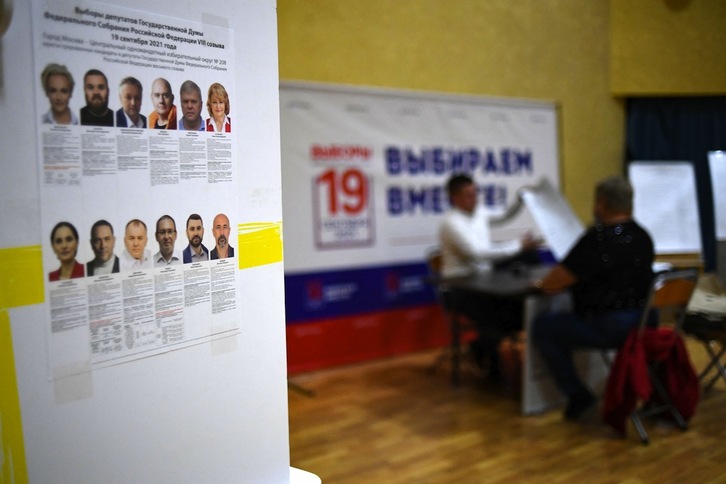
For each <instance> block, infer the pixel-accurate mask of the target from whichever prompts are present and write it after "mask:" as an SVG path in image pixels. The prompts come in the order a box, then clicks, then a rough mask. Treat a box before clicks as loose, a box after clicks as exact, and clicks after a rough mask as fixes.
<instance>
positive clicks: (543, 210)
mask: <svg viewBox="0 0 726 484" xmlns="http://www.w3.org/2000/svg"><path fill="white" fill-rule="evenodd" d="M522 199H523V200H524V203H525V205H526V206H527V208H528V209H529V212H530V213H531V214H532V217H533V218H534V220H535V222H536V223H537V227H539V230H540V232H542V236H543V237H544V239H545V242H546V243H547V245H548V246H549V248H550V250H551V251H552V254H553V255H554V256H555V258H556V259H557V260H558V261H560V260H562V258H563V257H564V256H565V255H567V252H569V250H570V248H572V246H573V245H574V244H575V242H577V239H578V238H579V237H580V236H581V235H582V232H583V231H584V230H585V227H584V225H583V224H582V222H581V221H580V219H579V218H577V215H575V212H574V211H573V210H572V207H570V204H569V203H567V200H565V198H564V197H563V196H562V194H561V193H560V192H558V191H557V190H556V189H555V188H554V186H553V185H552V183H551V182H550V181H549V180H548V179H547V178H543V179H542V181H540V182H539V184H537V185H535V186H534V187H531V188H528V189H525V190H523V191H522Z"/></svg>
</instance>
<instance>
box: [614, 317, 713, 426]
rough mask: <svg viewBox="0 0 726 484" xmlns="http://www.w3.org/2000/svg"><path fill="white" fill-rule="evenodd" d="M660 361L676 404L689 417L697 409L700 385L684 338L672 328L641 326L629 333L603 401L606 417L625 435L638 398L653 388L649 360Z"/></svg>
mask: <svg viewBox="0 0 726 484" xmlns="http://www.w3.org/2000/svg"><path fill="white" fill-rule="evenodd" d="M653 361H661V362H663V364H662V367H661V368H662V370H663V375H664V376H663V380H662V383H663V385H664V386H665V389H666V391H667V392H668V395H669V396H670V397H671V399H672V400H673V404H674V406H675V407H676V408H677V409H678V411H679V412H680V413H681V415H682V416H683V418H684V419H685V420H686V421H688V420H689V419H690V418H691V417H692V416H693V414H694V413H695V412H696V406H697V405H698V399H699V394H700V387H699V382H698V377H697V376H696V372H695V371H694V369H693V365H691V361H690V359H689V358H688V352H687V351H686V346H685V344H684V342H683V338H681V336H680V335H679V334H678V333H676V332H675V331H673V330H672V329H671V328H657V329H652V328H646V329H645V330H644V331H643V334H642V337H639V335H638V329H634V330H633V331H631V332H630V335H628V339H627V340H625V343H624V344H623V346H622V348H620V351H618V355H617V357H616V358H615V363H613V367H612V369H611V371H610V376H609V378H608V382H607V386H606V388H605V397H604V401H603V410H602V417H603V420H604V421H605V422H606V423H607V424H609V425H610V426H612V427H613V428H614V429H615V430H617V431H618V432H620V434H621V435H625V425H626V422H627V419H628V417H629V416H630V414H631V412H632V411H633V410H634V409H635V406H636V404H637V402H638V400H641V401H644V402H647V401H648V400H649V399H650V396H651V394H652V392H653V385H652V383H651V381H650V376H649V375H648V367H647V365H646V362H653Z"/></svg>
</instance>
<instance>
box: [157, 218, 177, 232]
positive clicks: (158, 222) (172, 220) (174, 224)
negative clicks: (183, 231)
mask: <svg viewBox="0 0 726 484" xmlns="http://www.w3.org/2000/svg"><path fill="white" fill-rule="evenodd" d="M162 220H171V224H172V225H173V226H174V232H176V222H174V219H173V218H171V215H162V216H161V217H159V220H157V221H156V231H157V232H158V231H159V224H160V223H161V221H162Z"/></svg>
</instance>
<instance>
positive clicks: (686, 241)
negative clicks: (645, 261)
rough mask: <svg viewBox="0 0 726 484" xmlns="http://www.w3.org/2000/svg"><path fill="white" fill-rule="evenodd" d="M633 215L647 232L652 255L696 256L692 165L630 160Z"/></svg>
mask: <svg viewBox="0 0 726 484" xmlns="http://www.w3.org/2000/svg"><path fill="white" fill-rule="evenodd" d="M628 176H629V178H630V182H631V183H632V185H633V190H634V192H635V193H634V195H633V215H634V217H635V219H637V220H638V222H640V223H641V224H642V225H643V226H644V227H645V228H646V229H647V230H648V232H649V233H650V235H651V237H652V238H653V242H654V243H655V252H656V254H679V253H700V252H701V250H702V245H701V224H700V221H699V220H700V219H699V217H698V197H697V194H696V177H695V173H694V170H693V164H692V163H691V162H689V161H633V162H631V163H630V164H629V165H628Z"/></svg>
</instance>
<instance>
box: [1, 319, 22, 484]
mask: <svg viewBox="0 0 726 484" xmlns="http://www.w3.org/2000/svg"><path fill="white" fill-rule="evenodd" d="M0 432H1V433H2V435H0V439H2V440H0V455H1V457H0V459H1V460H0V462H1V463H2V466H0V482H7V483H9V484H10V483H12V484H15V483H18V484H19V483H26V482H28V473H27V470H26V467H25V446H24V444H23V422H22V420H21V418H20V398H19V397H18V382H17V380H16V378H15V359H14V356H13V338H12V334H11V329H10V316H9V315H8V312H7V310H5V309H0Z"/></svg>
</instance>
